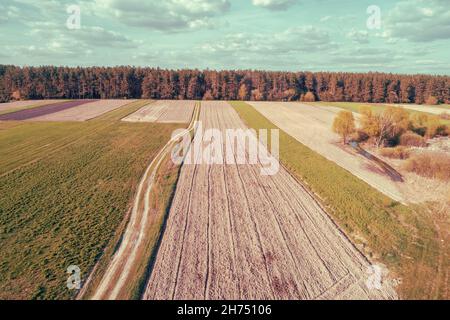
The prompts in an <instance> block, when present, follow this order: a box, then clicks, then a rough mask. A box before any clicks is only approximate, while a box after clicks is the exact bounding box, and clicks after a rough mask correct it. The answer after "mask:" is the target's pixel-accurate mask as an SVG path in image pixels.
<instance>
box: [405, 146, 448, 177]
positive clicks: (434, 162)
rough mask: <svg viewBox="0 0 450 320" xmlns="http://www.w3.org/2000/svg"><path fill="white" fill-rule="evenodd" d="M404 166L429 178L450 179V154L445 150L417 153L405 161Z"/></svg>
mask: <svg viewBox="0 0 450 320" xmlns="http://www.w3.org/2000/svg"><path fill="white" fill-rule="evenodd" d="M404 168H405V170H406V171H409V172H415V173H417V174H418V175H420V176H424V177H427V178H434V179H440V180H444V181H450V155H449V154H446V153H443V152H429V153H421V154H417V155H415V156H414V157H412V158H410V159H409V160H408V161H407V162H406V163H405V166H404Z"/></svg>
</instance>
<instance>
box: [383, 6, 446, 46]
mask: <svg viewBox="0 0 450 320" xmlns="http://www.w3.org/2000/svg"><path fill="white" fill-rule="evenodd" d="M383 35H384V37H385V38H387V39H392V38H394V39H395V38H398V39H407V40H410V41H413V42H431V41H435V40H443V39H447V40H448V39H450V6H449V1H448V0H426V1H425V0H408V1H405V0H403V1H400V2H399V3H397V4H396V6H395V7H394V8H393V9H392V10H391V11H390V12H389V13H388V15H387V17H386V22H385V32H384V33H383Z"/></svg>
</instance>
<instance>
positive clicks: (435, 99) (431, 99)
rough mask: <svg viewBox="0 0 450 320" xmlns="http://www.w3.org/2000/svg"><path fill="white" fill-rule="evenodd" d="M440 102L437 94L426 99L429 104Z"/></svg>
mask: <svg viewBox="0 0 450 320" xmlns="http://www.w3.org/2000/svg"><path fill="white" fill-rule="evenodd" d="M438 103H439V100H438V99H437V98H436V97H435V96H429V97H428V98H427V100H425V104H429V105H432V106H434V105H437V104H438Z"/></svg>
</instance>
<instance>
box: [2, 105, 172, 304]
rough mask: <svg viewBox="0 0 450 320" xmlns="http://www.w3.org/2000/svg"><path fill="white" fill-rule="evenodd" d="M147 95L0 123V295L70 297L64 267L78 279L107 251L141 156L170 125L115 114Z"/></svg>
mask: <svg viewBox="0 0 450 320" xmlns="http://www.w3.org/2000/svg"><path fill="white" fill-rule="evenodd" d="M146 103H148V102H146V101H137V102H134V103H131V104H130V105H127V106H124V107H122V108H119V109H117V110H114V111H112V112H109V113H107V114H104V115H102V116H101V117H99V118H97V119H94V120H92V121H88V122H71V123H58V122H1V123H0V154H1V155H2V156H1V157H0V173H1V175H0V192H1V194H2V196H1V197H0V256H1V257H2V259H1V264H0V299H69V298H73V296H74V294H75V292H74V291H69V290H68V289H67V287H66V280H67V277H68V274H67V272H66V270H67V267H68V266H69V265H72V264H75V265H78V266H79V267H80V269H81V277H82V279H83V280H85V279H86V277H87V276H88V274H89V273H90V272H91V270H92V268H93V267H94V265H95V264H96V262H97V261H98V260H99V258H101V259H106V260H108V259H109V256H108V255H107V253H108V252H111V251H114V246H115V244H116V242H115V241H114V239H115V240H116V241H117V240H118V239H120V235H121V233H122V230H123V228H124V225H125V224H126V221H127V220H126V217H127V212H128V211H129V209H130V207H131V205H132V201H133V199H134V195H135V191H136V188H137V185H138V183H139V179H140V178H141V176H142V175H143V173H144V171H145V168H146V166H147V165H148V161H149V160H151V159H152V158H153V157H155V156H156V154H157V153H158V151H159V150H160V149H161V147H162V146H163V145H164V144H165V143H166V142H167V141H168V140H169V139H170V136H171V133H172V131H173V130H174V129H176V128H177V127H178V125H167V124H165V125H162V124H149V123H136V124H129V123H124V122H122V121H120V119H122V118H123V117H125V116H126V115H128V114H130V113H133V112H135V111H136V110H138V109H139V108H140V107H142V106H143V105H144V104H146ZM163 177H165V176H163ZM161 179H162V183H161V185H164V184H167V185H168V187H170V185H171V184H172V183H173V181H172V180H166V179H163V178H161ZM164 201H168V200H161V201H160V203H161V204H162V203H164Z"/></svg>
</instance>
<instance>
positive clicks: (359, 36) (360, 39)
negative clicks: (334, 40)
mask: <svg viewBox="0 0 450 320" xmlns="http://www.w3.org/2000/svg"><path fill="white" fill-rule="evenodd" d="M347 38H348V39H350V40H352V41H353V42H355V43H359V44H365V43H369V32H367V31H366V30H355V29H352V30H351V31H350V32H348V33H347Z"/></svg>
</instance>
